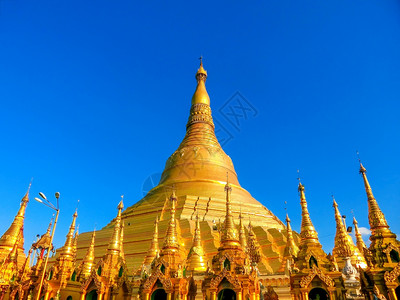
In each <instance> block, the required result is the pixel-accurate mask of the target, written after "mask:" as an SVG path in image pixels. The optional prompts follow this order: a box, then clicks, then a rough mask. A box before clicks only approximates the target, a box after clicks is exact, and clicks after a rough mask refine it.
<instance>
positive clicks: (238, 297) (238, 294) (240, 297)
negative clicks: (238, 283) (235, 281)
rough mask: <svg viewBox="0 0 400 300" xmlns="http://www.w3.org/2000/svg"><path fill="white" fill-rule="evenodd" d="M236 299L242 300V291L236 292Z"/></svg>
mask: <svg viewBox="0 0 400 300" xmlns="http://www.w3.org/2000/svg"><path fill="white" fill-rule="evenodd" d="M236 299H237V300H242V291H237V292H236Z"/></svg>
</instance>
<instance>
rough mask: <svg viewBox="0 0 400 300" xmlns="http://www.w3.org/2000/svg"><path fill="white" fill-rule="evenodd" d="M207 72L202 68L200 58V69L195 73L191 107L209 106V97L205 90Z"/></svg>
mask: <svg viewBox="0 0 400 300" xmlns="http://www.w3.org/2000/svg"><path fill="white" fill-rule="evenodd" d="M206 79H207V71H206V70H204V68H203V61H202V59H201V58H200V67H199V69H198V70H197V73H196V80H197V88H196V91H195V92H194V95H193V97H192V105H193V104H198V103H203V104H207V105H210V96H208V93H207V90H206Z"/></svg>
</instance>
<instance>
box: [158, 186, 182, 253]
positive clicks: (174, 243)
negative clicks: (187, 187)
mask: <svg viewBox="0 0 400 300" xmlns="http://www.w3.org/2000/svg"><path fill="white" fill-rule="evenodd" d="M169 200H170V201H171V217H170V220H169V224H168V229H167V233H166V235H165V240H164V246H163V249H162V251H161V252H168V251H169V250H171V251H177V250H178V249H179V242H178V233H177V231H176V219H175V212H176V203H177V201H178V200H177V198H176V194H175V189H173V190H172V194H171V196H170V198H169Z"/></svg>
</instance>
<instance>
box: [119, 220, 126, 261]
mask: <svg viewBox="0 0 400 300" xmlns="http://www.w3.org/2000/svg"><path fill="white" fill-rule="evenodd" d="M124 230H125V222H124V221H122V222H121V234H120V238H119V240H120V247H121V248H120V249H119V250H120V252H119V255H120V256H121V257H124V256H125V253H124Z"/></svg>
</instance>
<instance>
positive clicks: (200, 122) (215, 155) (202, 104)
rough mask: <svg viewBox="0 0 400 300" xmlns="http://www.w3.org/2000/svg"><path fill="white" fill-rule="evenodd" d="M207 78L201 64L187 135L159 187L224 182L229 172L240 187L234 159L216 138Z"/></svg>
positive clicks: (166, 168)
mask: <svg viewBox="0 0 400 300" xmlns="http://www.w3.org/2000/svg"><path fill="white" fill-rule="evenodd" d="M206 78H207V72H206V71H205V70H204V67H203V63H202V62H200V67H199V69H198V71H197V73H196V79H197V87H196V91H195V93H194V95H193V97H192V106H191V108H190V114H189V120H188V122H187V124H186V135H185V138H184V139H183V141H182V143H181V144H180V146H179V148H178V149H177V150H176V151H175V152H174V153H173V154H172V155H171V156H170V158H169V159H168V160H167V163H166V165H165V169H164V172H163V174H162V176H161V180H160V183H159V185H169V186H170V185H172V184H174V183H181V182H183V181H188V180H190V181H195V180H207V181H214V182H215V181H224V178H225V174H226V172H227V171H228V172H229V177H230V178H231V181H232V184H234V185H237V186H238V185H239V182H238V180H237V174H236V172H235V170H234V167H233V164H232V160H231V159H230V158H229V156H227V155H226V153H225V152H224V151H223V149H222V148H221V145H220V144H219V142H218V140H217V137H216V136H215V131H214V122H213V118H212V114H211V107H210V97H209V96H208V93H207V90H206V86H205V81H206ZM205 165H207V167H204V166H205ZM210 170H212V172H210ZM180 191H181V190H180ZM207 197H208V196H207Z"/></svg>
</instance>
